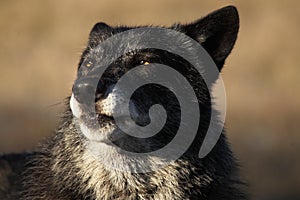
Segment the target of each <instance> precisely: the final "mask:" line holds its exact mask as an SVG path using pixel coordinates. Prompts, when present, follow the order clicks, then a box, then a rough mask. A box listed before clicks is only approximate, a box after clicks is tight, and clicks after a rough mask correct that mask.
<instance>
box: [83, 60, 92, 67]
mask: <svg viewBox="0 0 300 200" xmlns="http://www.w3.org/2000/svg"><path fill="white" fill-rule="evenodd" d="M85 66H86V67H88V68H90V67H92V66H93V62H92V61H88V62H87V63H86V64H85Z"/></svg>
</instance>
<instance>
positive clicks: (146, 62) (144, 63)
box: [140, 60, 150, 65]
mask: <svg viewBox="0 0 300 200" xmlns="http://www.w3.org/2000/svg"><path fill="white" fill-rule="evenodd" d="M140 64H141V65H149V64H150V63H149V62H148V61H145V60H142V61H141V62H140Z"/></svg>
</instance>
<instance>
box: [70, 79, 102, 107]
mask: <svg viewBox="0 0 300 200" xmlns="http://www.w3.org/2000/svg"><path fill="white" fill-rule="evenodd" d="M99 88H102V85H101V83H100V82H99V80H97V79H94V78H80V79H77V80H76V81H75V83H74V85H73V89H72V92H73V95H74V97H75V99H76V100H77V101H78V102H79V103H82V104H87V105H89V104H92V103H95V100H96V96H97V94H98V93H99V92H102V91H99Z"/></svg>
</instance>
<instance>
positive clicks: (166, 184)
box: [51, 122, 188, 199]
mask: <svg viewBox="0 0 300 200" xmlns="http://www.w3.org/2000/svg"><path fill="white" fill-rule="evenodd" d="M66 130H68V131H66ZM80 137H81V136H80V134H78V133H77V132H76V128H75V125H74V124H73V123H72V122H71V123H65V125H64V126H62V128H61V129H60V130H59V131H58V136H56V142H55V145H53V146H52V152H55V154H54V155H53V156H54V162H53V164H52V166H51V168H52V171H53V172H54V175H53V177H54V179H57V180H54V182H55V183H58V185H57V187H58V188H57V190H58V191H62V193H69V191H72V192H79V193H80V194H72V195H71V196H72V197H76V198H80V197H82V196H84V197H86V196H90V197H91V199H152V198H153V199H168V198H170V197H176V198H175V199H181V198H182V197H183V195H184V194H183V193H184V192H183V190H182V189H181V188H182V186H181V185H179V179H181V180H182V181H184V180H183V179H187V178H188V168H187V167H184V165H188V163H187V162H184V161H178V162H176V163H173V164H170V165H169V166H167V167H166V168H164V169H160V170H158V171H155V172H151V173H147V174H132V173H125V172H120V171H115V170H107V169H106V168H105V167H104V166H103V164H101V162H99V161H97V160H96V159H95V158H94V157H93V156H92V155H91V154H90V153H89V152H88V151H87V150H86V148H85V147H84V146H83V144H82V142H81V138H80ZM66 160H67V162H66ZM179 162H182V163H181V164H179ZM179 167H180V168H182V171H180V168H179ZM183 171H184V172H183ZM74 180H76V183H74ZM70 186H71V187H70Z"/></svg>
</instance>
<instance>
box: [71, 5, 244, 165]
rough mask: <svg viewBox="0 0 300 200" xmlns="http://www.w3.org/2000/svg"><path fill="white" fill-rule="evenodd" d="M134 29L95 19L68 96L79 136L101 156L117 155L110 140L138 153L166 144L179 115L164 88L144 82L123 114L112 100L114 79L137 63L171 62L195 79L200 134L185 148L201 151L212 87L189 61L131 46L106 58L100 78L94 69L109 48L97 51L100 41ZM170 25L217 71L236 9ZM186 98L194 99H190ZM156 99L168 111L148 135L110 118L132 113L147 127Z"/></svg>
mask: <svg viewBox="0 0 300 200" xmlns="http://www.w3.org/2000/svg"><path fill="white" fill-rule="evenodd" d="M136 28H139V27H124V26H119V27H111V26H109V25H107V24H105V23H97V24H96V25H95V26H94V27H93V28H92V30H91V32H90V35H89V41H88V45H87V47H86V49H85V50H84V52H83V54H82V56H81V59H80V63H79V67H78V74H77V79H76V81H75V83H74V86H73V90H72V97H71V100H70V107H71V110H72V113H73V116H74V123H75V124H76V125H77V126H78V128H79V129H80V132H81V133H82V136H83V137H82V140H84V141H85V143H86V145H87V146H88V147H90V146H93V148H92V149H93V150H92V151H95V152H94V153H96V154H97V155H99V157H105V156H109V155H110V156H114V155H118V150H117V149H116V148H115V147H113V146H111V145H110V143H111V142H112V143H113V144H115V145H117V146H118V147H120V148H122V149H125V150H127V151H131V152H138V153H143V152H151V151H153V150H156V149H159V148H162V147H163V146H164V145H166V144H168V143H169V142H170V141H171V140H172V139H173V138H174V137H175V134H176V131H177V129H178V126H179V124H178V121H180V117H181V109H180V104H179V102H178V100H176V97H175V96H174V94H173V93H172V92H171V91H170V90H169V89H168V88H165V87H163V86H160V85H157V84H147V85H144V86H142V87H140V88H138V89H137V90H136V91H135V92H134V94H133V95H132V96H131V99H130V102H129V105H128V106H129V110H130V115H129V116H126V115H124V113H123V111H122V108H118V109H116V104H117V103H118V102H120V101H123V100H124V96H123V93H122V92H123V91H121V90H120V89H119V88H117V87H116V83H117V82H118V81H119V80H120V78H121V77H122V76H123V75H124V74H126V72H128V71H129V70H131V69H133V68H134V67H136V66H139V65H142V66H144V71H143V73H144V74H143V75H145V74H151V73H155V70H153V69H151V67H149V68H147V65H149V64H151V63H159V64H163V65H167V66H172V67H173V68H174V69H176V70H177V71H179V72H180V73H181V74H183V75H184V76H185V77H187V79H188V80H189V81H190V82H191V83H193V88H195V92H196V95H197V100H196V101H197V102H198V103H199V106H200V110H201V120H200V123H199V129H198V134H197V137H196V139H195V142H194V143H193V145H192V146H191V148H190V149H189V150H188V152H189V153H195V152H196V151H197V150H199V145H200V143H201V141H202V140H203V137H204V136H205V131H206V130H207V128H208V124H209V117H210V114H211V100H210V95H209V92H208V88H207V87H210V86H207V85H206V84H205V82H204V80H203V79H202V78H201V77H199V74H197V73H196V72H195V71H194V70H193V68H192V66H191V64H190V63H189V62H187V61H186V60H185V59H184V58H182V57H180V56H178V55H174V54H172V53H170V52H166V51H163V50H159V49H152V48H146V49H139V50H133V51H130V52H127V53H125V54H124V55H122V56H119V57H117V58H116V59H115V60H112V61H111V62H110V61H109V63H110V65H109V67H108V68H107V69H106V70H105V72H104V73H103V75H102V76H101V77H98V76H97V74H99V73H98V72H97V71H98V70H101V69H99V67H95V66H96V65H99V64H100V65H101V62H102V61H103V60H102V61H101V59H99V55H100V54H105V53H106V54H108V53H110V51H109V49H106V50H105V51H99V49H97V47H98V45H99V44H101V43H103V42H104V41H107V40H108V39H109V38H110V37H112V36H113V35H116V34H118V33H122V32H124V31H128V30H132V29H136ZM168 29H171V30H176V31H178V32H180V33H183V34H185V35H186V36H189V37H190V38H192V39H193V40H195V41H197V42H198V43H199V44H201V45H202V47H203V48H204V49H205V50H206V51H207V53H208V54H209V55H210V57H211V58H212V60H213V61H214V62H215V64H216V66H217V68H218V70H219V71H221V69H222V67H223V65H224V62H225V59H226V58H227V56H228V55H229V53H230V52H231V50H232V48H233V46H234V43H235V41H236V38H237V34H238V29H239V18H238V13H237V10H236V9H235V8H234V7H232V6H229V7H225V8H222V9H220V10H217V11H215V12H213V13H211V14H209V15H207V16H206V17H204V18H201V19H199V20H197V21H195V22H193V23H190V24H174V25H173V26H171V27H168ZM138 39H139V38H138V37H137V40H138ZM179 39H180V38H179ZM162 42H164V41H162ZM124 45H130V44H124ZM95 82H96V84H95ZM95 85H96V88H95ZM91 93H92V95H91ZM188 95H189V94H187V96H188ZM190 100H191V101H195V99H192V98H191V99H190ZM91 104H92V105H91ZM155 104H159V105H162V106H163V107H164V109H165V110H166V116H167V119H166V122H165V125H164V127H163V128H162V129H161V131H160V132H159V133H158V134H156V135H155V136H153V137H150V138H136V137H132V136H130V135H127V134H126V133H124V132H123V131H122V130H120V129H119V128H118V126H117V125H116V123H115V119H114V117H113V114H114V113H119V115H117V116H119V118H120V119H119V120H123V121H126V120H127V119H129V118H131V119H132V120H134V121H135V123H136V124H137V125H139V126H142V127H143V126H147V125H148V124H149V123H150V121H151V118H150V115H149V109H150V107H151V106H153V105H155ZM91 107H92V108H93V109H92V110H91V109H90V108H91ZM191 112H192V111H191ZM122 113H123V114H122ZM114 116H116V115H114ZM154 117H155V118H158V119H160V117H161V116H160V114H158V115H155V116H154ZM186 128H189V127H186ZM197 145H198V146H197ZM110 159H111V157H110Z"/></svg>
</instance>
